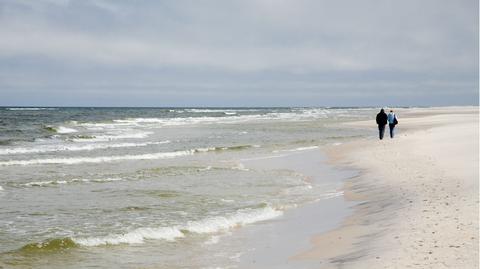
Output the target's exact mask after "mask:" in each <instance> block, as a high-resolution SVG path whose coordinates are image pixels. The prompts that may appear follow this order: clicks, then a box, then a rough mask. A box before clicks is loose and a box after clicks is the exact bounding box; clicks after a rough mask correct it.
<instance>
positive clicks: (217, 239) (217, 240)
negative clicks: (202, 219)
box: [205, 235, 220, 245]
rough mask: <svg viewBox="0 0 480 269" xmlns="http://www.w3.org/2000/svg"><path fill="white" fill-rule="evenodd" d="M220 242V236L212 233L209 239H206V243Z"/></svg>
mask: <svg viewBox="0 0 480 269" xmlns="http://www.w3.org/2000/svg"><path fill="white" fill-rule="evenodd" d="M218 242H220V236H218V235H212V236H211V237H210V238H209V239H208V240H207V241H205V245H215V244H218Z"/></svg>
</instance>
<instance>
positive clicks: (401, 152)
mask: <svg viewBox="0 0 480 269" xmlns="http://www.w3.org/2000/svg"><path fill="white" fill-rule="evenodd" d="M478 113H479V110H478V107H473V108H472V107H470V108H464V107H463V108H462V107H457V108H437V109H403V110H399V111H397V114H398V115H399V121H400V124H399V125H398V128H397V129H398V131H397V133H398V134H397V136H396V137H395V138H394V139H390V138H389V137H388V130H387V132H386V138H385V139H384V140H383V141H380V140H378V139H373V138H372V139H364V140H361V141H355V142H352V143H348V144H344V145H341V146H337V147H332V148H331V149H329V154H330V156H331V158H332V161H333V162H334V163H336V164H337V165H338V164H341V165H344V166H345V165H346V166H349V167H352V166H353V167H355V168H357V169H360V170H361V171H362V173H361V175H360V176H359V177H356V178H354V179H352V180H350V181H349V182H347V184H346V186H345V191H346V197H347V198H348V199H351V200H356V201H359V203H358V204H357V205H356V206H355V213H354V214H353V215H352V216H351V217H349V218H348V219H347V220H346V221H345V222H344V223H343V225H342V226H341V227H340V228H339V229H336V230H334V231H331V232H329V233H326V234H322V235H319V236H316V237H315V238H313V239H312V242H313V245H314V246H313V247H312V249H311V250H309V251H307V252H304V253H300V254H298V255H296V256H294V257H293V259H308V260H318V261H321V262H322V265H323V267H325V268H330V267H332V268H479V240H478V237H479V230H478V229H479V226H478V223H479V189H478V188H479V117H478V115H479V114H478ZM350 125H351V126H352V127H364V126H371V128H375V127H376V126H375V122H374V121H369V122H360V123H353V124H350ZM387 129H388V127H387ZM321 267H322V266H321ZM323 267H322V268H323Z"/></svg>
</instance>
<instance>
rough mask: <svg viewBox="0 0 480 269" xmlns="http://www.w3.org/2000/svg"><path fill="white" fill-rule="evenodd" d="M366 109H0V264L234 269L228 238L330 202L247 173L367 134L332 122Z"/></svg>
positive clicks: (325, 193) (290, 176) (281, 180)
mask: <svg viewBox="0 0 480 269" xmlns="http://www.w3.org/2000/svg"><path fill="white" fill-rule="evenodd" d="M376 112H377V109H375V108H301V107H300V108H296V107H295V108H175V107H173V108H88V107H82V108H74V107H71V108H70V107H68V108H67V107H59V108H55V107H0V268H49V269H57V268H237V267H238V266H239V264H240V261H239V260H240V259H241V255H242V253H244V251H245V250H244V249H242V244H241V243H240V244H235V246H237V247H231V246H232V244H231V240H237V239H235V238H236V237H235V234H236V233H237V232H238V231H241V230H242V229H244V228H245V227H251V226H255V225H262V223H268V222H271V221H274V220H278V219H281V218H282V216H283V215H284V214H285V213H286V212H288V211H290V210H296V208H298V207H302V206H303V205H307V204H310V203H322V201H326V200H328V199H331V198H332V197H339V196H341V195H343V193H342V192H341V191H340V189H341V184H342V182H341V181H338V180H337V181H331V180H328V178H327V177H328V176H325V181H324V182H312V181H311V180H308V178H307V177H305V175H303V174H302V173H301V171H292V170H289V169H269V168H268V167H266V168H261V167H262V166H261V165H258V164H261V162H262V160H265V159H269V158H274V157H276V156H284V155H289V154H296V153H299V152H303V151H309V150H318V149H322V148H323V147H326V146H335V145H339V144H341V143H345V142H346V141H350V140H352V139H358V138H361V137H369V136H372V135H374V134H375V127H374V125H373V127H372V128H371V129H370V130H368V129H367V130H366V129H352V128H346V127H345V126H344V125H342V124H341V123H343V122H349V121H358V120H366V119H373V118H374V115H375V114H376ZM252 161H253V162H255V163H256V165H254V166H249V165H248V163H252ZM226 246H229V247H226Z"/></svg>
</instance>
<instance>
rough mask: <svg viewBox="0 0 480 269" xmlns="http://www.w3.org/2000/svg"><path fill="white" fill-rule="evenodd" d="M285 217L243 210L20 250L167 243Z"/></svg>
mask: <svg viewBox="0 0 480 269" xmlns="http://www.w3.org/2000/svg"><path fill="white" fill-rule="evenodd" d="M282 214H283V212H282V211H279V210H276V209H274V208H272V207H269V206H267V207H264V208H258V209H241V210H238V211H237V212H235V213H233V214H231V215H229V216H225V217H222V216H218V217H210V218H206V219H203V220H200V221H191V222H188V223H187V224H185V225H183V226H182V225H179V226H172V227H157V228H148V227H142V228H137V229H135V230H132V231H130V232H127V233H123V234H109V235H106V236H99V237H65V238H54V239H50V240H45V241H43V242H38V243H30V244H27V245H25V246H23V247H21V248H20V249H18V250H17V251H19V252H24V253H31V252H56V251H63V250H66V249H71V248H76V247H81V246H84V247H96V246H106V245H119V244H142V243H144V242H145V241H146V240H165V241H170V242H171V241H175V239H177V238H183V237H185V236H188V234H189V233H196V234H210V233H213V234H215V233H220V232H224V231H228V230H229V229H232V228H236V227H241V226H245V225H248V224H253V223H256V222H260V221H266V220H269V219H273V218H276V217H279V216H281V215H282Z"/></svg>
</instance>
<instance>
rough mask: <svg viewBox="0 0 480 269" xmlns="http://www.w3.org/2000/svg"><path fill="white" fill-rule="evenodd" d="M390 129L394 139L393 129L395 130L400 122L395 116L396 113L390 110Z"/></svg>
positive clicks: (391, 136)
mask: <svg viewBox="0 0 480 269" xmlns="http://www.w3.org/2000/svg"><path fill="white" fill-rule="evenodd" d="M387 118H388V127H389V128H390V138H393V135H394V132H393V129H395V125H397V123H398V120H397V116H395V113H393V110H390V113H388V116H387Z"/></svg>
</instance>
